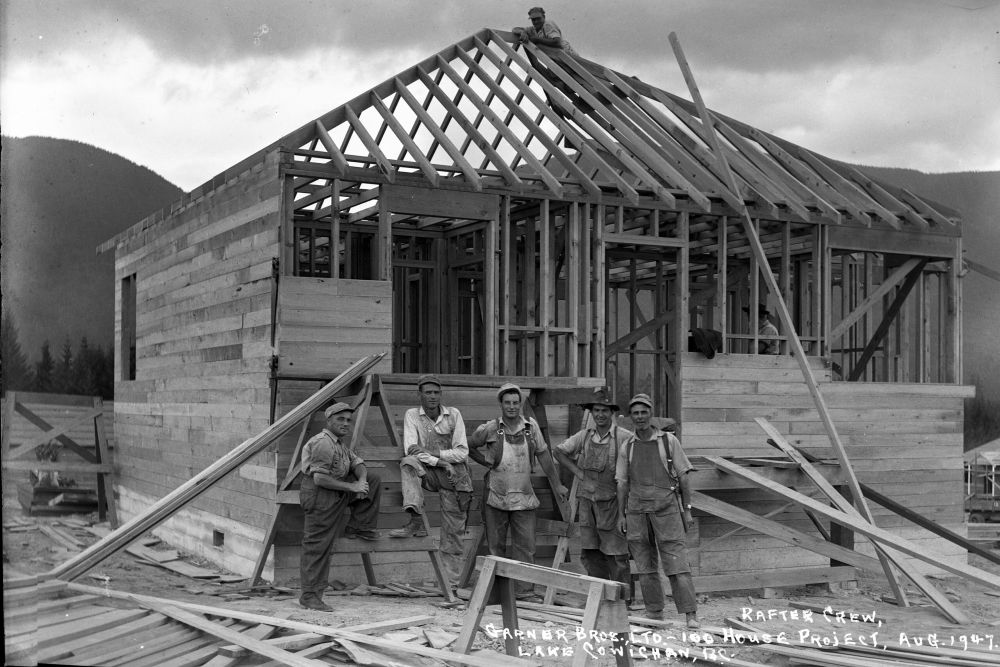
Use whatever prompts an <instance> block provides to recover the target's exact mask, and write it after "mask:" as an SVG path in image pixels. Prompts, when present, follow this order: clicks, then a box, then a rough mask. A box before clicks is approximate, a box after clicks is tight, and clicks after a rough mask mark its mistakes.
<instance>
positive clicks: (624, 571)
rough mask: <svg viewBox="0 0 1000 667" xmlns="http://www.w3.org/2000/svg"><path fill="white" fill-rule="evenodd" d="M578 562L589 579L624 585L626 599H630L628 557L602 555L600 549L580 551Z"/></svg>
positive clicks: (630, 579) (622, 555)
mask: <svg viewBox="0 0 1000 667" xmlns="http://www.w3.org/2000/svg"><path fill="white" fill-rule="evenodd" d="M580 562H581V563H583V568H584V569H585V570H586V571H587V574H588V575H590V576H591V577H597V578H598V579H610V580H611V581H620V582H621V583H623V584H625V596H626V599H631V598H632V570H631V568H630V567H629V563H628V555H624V554H616V555H613V556H610V555H608V554H606V553H602V552H601V550H600V549H580Z"/></svg>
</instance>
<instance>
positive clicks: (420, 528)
mask: <svg viewBox="0 0 1000 667" xmlns="http://www.w3.org/2000/svg"><path fill="white" fill-rule="evenodd" d="M389 537H427V530H426V529H425V528H424V520H423V518H421V516H420V515H419V514H414V515H413V516H411V517H410V522H409V523H408V524H406V525H405V526H403V527H402V528H393V529H392V530H390V531H389Z"/></svg>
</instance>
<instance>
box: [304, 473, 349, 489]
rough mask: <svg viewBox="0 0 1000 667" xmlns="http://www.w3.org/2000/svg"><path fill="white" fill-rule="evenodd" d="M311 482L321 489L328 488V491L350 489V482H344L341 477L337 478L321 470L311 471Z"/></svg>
mask: <svg viewBox="0 0 1000 667" xmlns="http://www.w3.org/2000/svg"><path fill="white" fill-rule="evenodd" d="M313 483H314V484H315V485H316V486H318V487H320V488H323V489H329V490H330V491H352V490H353V489H352V488H351V482H345V481H344V480H342V479H337V478H336V477H334V476H332V475H327V474H326V473H323V472H314V473H313Z"/></svg>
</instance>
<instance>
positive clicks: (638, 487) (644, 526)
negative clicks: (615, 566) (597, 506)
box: [615, 394, 698, 628]
mask: <svg viewBox="0 0 1000 667" xmlns="http://www.w3.org/2000/svg"><path fill="white" fill-rule="evenodd" d="M629 416H630V417H631V418H632V424H633V425H634V426H635V435H633V436H632V438H631V439H630V440H629V441H627V442H626V443H625V445H624V446H623V447H622V448H621V450H620V451H619V453H618V466H617V470H616V473H615V479H616V481H617V482H618V506H619V508H620V512H621V514H620V516H619V519H618V527H619V529H620V530H621V531H622V532H623V533H625V534H626V535H627V537H628V546H629V551H631V552H632V558H633V560H635V566H636V570H638V574H639V585H640V587H641V588H642V598H643V600H644V601H645V603H646V615H647V616H649V617H650V618H654V619H662V618H663V588H662V587H661V585H660V576H659V572H658V567H657V563H656V561H657V555H659V561H660V567H662V568H663V573H664V574H666V575H667V577H668V578H669V579H670V593H671V595H672V596H673V598H674V606H675V607H677V612H678V613H683V614H685V615H686V617H687V626H688V627H689V628H697V627H698V618H697V611H698V599H697V597H696V596H695V592H694V582H693V581H692V579H691V566H690V565H689V564H688V559H687V549H686V546H685V533H686V532H687V530H688V529H689V528H690V527H691V525H692V519H691V505H690V503H691V486H690V482H689V480H688V479H687V473H688V472H690V471H691V463H690V462H689V461H688V458H687V456H686V455H685V454H684V450H683V449H681V443H680V441H679V440H678V439H677V438H676V437H675V436H674V435H673V434H672V433H668V432H666V431H663V430H660V429H659V428H656V427H654V426H653V425H652V423H651V419H652V416H653V401H652V400H650V398H649V396H648V395H647V394H636V395H635V396H633V397H632V400H631V401H629Z"/></svg>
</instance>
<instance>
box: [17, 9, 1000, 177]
mask: <svg viewBox="0 0 1000 667" xmlns="http://www.w3.org/2000/svg"><path fill="white" fill-rule="evenodd" d="M530 4H532V3H496V2H488V1H487V0H467V1H465V2H461V1H459V0H447V1H440V2H433V3H430V2H425V1H423V0H412V1H410V0H370V1H366V2H364V3H356V2H346V1H342V0H332V1H318V0H317V1H316V2H309V1H307V0H282V1H281V2H277V1H274V0H244V1H241V2H239V3H216V2H210V3H205V2H203V1H200V2H195V1H193V0H169V1H167V0H153V1H147V2H133V1H126V0H34V1H30V2H29V1H26V0H6V1H5V2H3V3H2V4H0V13H2V15H0V18H2V21H3V34H2V35H0V38H2V39H0V42H2V44H3V45H2V47H0V48H2V49H3V51H2V54H0V55H2V60H0V63H2V69H0V75H2V79H0V84H2V95H0V107H2V110H0V113H2V117H3V124H4V132H5V133H7V134H12V135H15V136H23V135H26V134H45V135H49V136H60V137H67V138H72V139H77V140H80V141H85V142H88V143H92V144H95V145H98V146H100V147H102V148H105V149H107V150H112V151H114V152H117V153H119V154H121V155H124V156H126V157H128V158H129V159H131V160H135V161H137V162H140V163H142V164H145V165H148V166H149V167H151V168H152V169H154V170H156V171H158V172H159V173H161V174H163V175H164V176H165V177H167V178H168V179H170V180H171V181H173V182H175V183H177V184H179V185H181V187H184V188H186V189H190V188H192V187H195V186H197V185H198V184H200V183H202V182H204V181H206V180H208V179H209V178H211V177H212V176H214V175H215V174H217V173H218V172H220V171H222V170H224V169H225V168H227V167H228V166H230V165H232V164H234V163H235V162H237V161H239V160H240V159H242V158H244V157H246V156H247V155H250V154H252V153H253V152H255V151H256V150H258V149H260V148H261V147H263V146H266V145H268V144H270V143H271V142H273V141H274V140H275V139H277V138H279V137H281V136H283V135H284V134H286V133H288V132H290V131H291V130H293V129H295V128H297V127H299V126H300V125H302V124H304V123H306V122H308V121H310V120H311V119H313V118H315V117H317V116H319V115H321V114H323V113H325V112H326V111H328V110H330V109H332V108H335V107H336V106H339V105H340V104H342V103H343V102H345V101H347V100H349V99H351V98H352V97H354V96H355V95H357V94H359V93H361V92H362V91H364V90H366V89H369V88H372V87H374V86H375V85H377V84H378V83H380V82H382V81H383V80H385V79H386V78H388V77H390V76H392V75H394V74H396V73H397V72H399V71H401V70H403V69H405V68H407V67H409V66H411V65H412V64H414V63H415V62H418V61H420V60H422V59H424V58H426V57H428V56H430V55H431V54H433V53H434V52H436V51H439V50H441V49H442V48H445V47H446V46H448V45H450V44H452V43H455V42H457V41H459V40H461V39H462V38H464V37H466V36H468V35H470V34H472V33H474V32H475V31H476V30H478V29H480V28H482V27H486V26H490V27H496V28H503V29H507V28H510V27H511V26H513V25H515V24H524V23H525V22H526V20H525V19H526V9H527V7H528V6H530ZM544 4H545V7H546V9H547V11H548V16H549V18H550V19H553V20H555V21H557V22H558V23H559V24H560V26H561V27H562V28H563V32H564V33H565V34H566V36H567V37H568V38H569V39H570V40H571V41H572V42H573V44H574V46H575V48H576V49H577V50H578V51H579V52H580V53H581V54H582V55H583V56H584V57H589V58H591V59H594V60H598V61H600V62H602V63H604V64H607V65H609V66H612V67H614V68H616V69H619V70H621V71H624V72H627V73H629V74H634V75H637V76H639V77H640V78H642V79H644V80H646V81H648V82H650V83H652V84H654V85H657V86H658V87H661V88H665V89H667V90H670V91H672V92H676V93H678V94H681V95H683V96H685V97H688V93H687V88H686V86H685V84H684V82H683V79H682V78H681V76H680V71H679V68H678V66H677V64H676V62H675V60H674V56H673V53H672V52H671V49H670V46H669V44H668V42H667V39H666V37H667V34H668V33H669V32H670V31H676V32H677V33H678V35H679V37H680V39H681V42H682V44H683V46H684V50H685V54H686V55H687V58H688V60H689V62H690V63H691V66H692V68H693V70H694V73H695V76H696V78H697V80H698V83H699V87H700V89H701V91H702V94H703V95H704V97H705V99H706V101H707V103H708V104H709V106H711V107H713V108H714V109H717V110H718V111H720V112H722V113H725V114H727V115H731V116H733V117H736V118H739V119H740V120H743V121H745V122H748V123H750V124H753V125H756V126H758V127H761V128H762V129H765V130H768V131H772V132H774V133H776V134H779V135H781V136H784V137H786V138H788V139H790V140H792V141H796V142H799V143H802V144H803V145H805V146H807V147H809V148H812V149H814V150H818V151H820V152H822V153H825V154H827V155H830V156H831V157H837V158H841V159H846V160H856V161H859V162H865V163H870V164H885V165H892V166H905V167H913V168H918V169H922V170H924V171H948V170H962V169H997V168H1000V132H998V127H1000V92H998V91H1000V40H998V39H997V34H996V26H997V25H998V24H1000V2H996V1H987V0H949V2H948V3H944V2H932V1H929V0H923V1H921V0H906V1H905V2H903V1H901V0H883V1H880V2H877V3H876V2H867V1H862V0H839V1H832V0H794V1H788V0H755V1H754V2H746V1H744V2H730V1H728V0H727V1H722V0H682V1H681V0H670V1H666V0H636V1H634V2H628V3H597V2H593V1H589V2H588V1H583V0H573V1H571V0H553V1H552V2H546V3H544Z"/></svg>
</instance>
